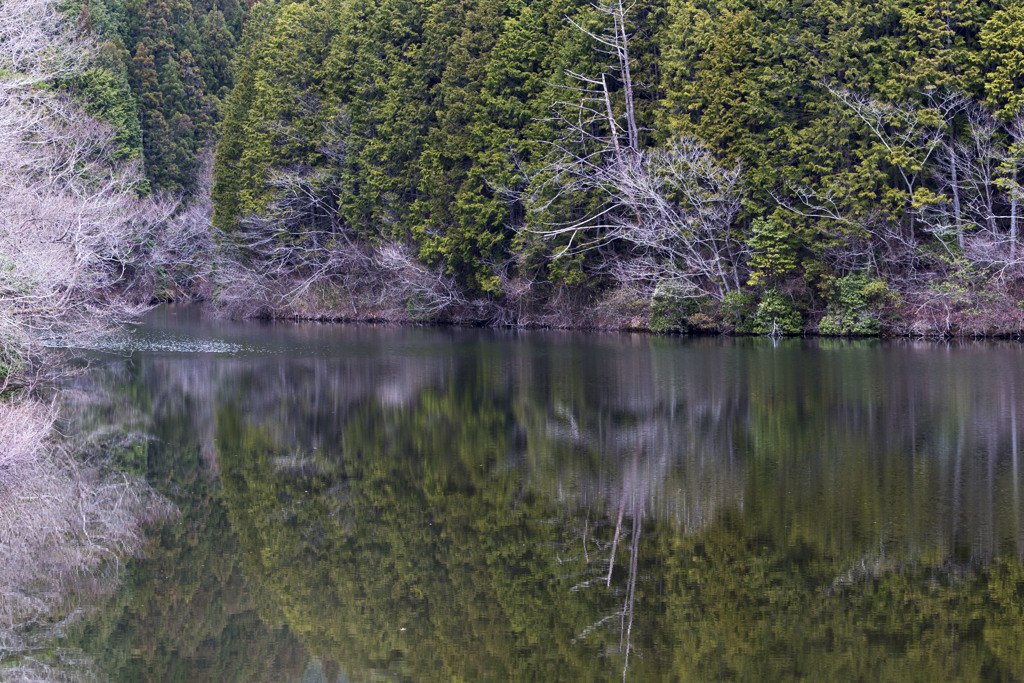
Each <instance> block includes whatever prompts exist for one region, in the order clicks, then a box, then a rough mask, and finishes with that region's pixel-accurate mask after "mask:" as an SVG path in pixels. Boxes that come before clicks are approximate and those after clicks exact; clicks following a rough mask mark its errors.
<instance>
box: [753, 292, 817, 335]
mask: <svg viewBox="0 0 1024 683" xmlns="http://www.w3.org/2000/svg"><path fill="white" fill-rule="evenodd" d="M803 329H804V323H803V318H802V317H801V315H800V313H799V312H798V311H797V309H796V306H794V305H793V300H792V299H791V298H790V297H788V296H786V295H784V294H782V293H781V292H779V290H777V289H769V290H767V291H765V292H764V294H762V295H761V300H760V301H759V302H758V304H757V311H756V312H755V313H754V320H753V321H752V323H751V326H750V331H751V332H753V333H754V334H767V335H772V336H775V335H795V334H802V333H803Z"/></svg>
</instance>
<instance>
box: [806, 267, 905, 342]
mask: <svg viewBox="0 0 1024 683" xmlns="http://www.w3.org/2000/svg"><path fill="white" fill-rule="evenodd" d="M894 296H895V295H894V294H893V292H892V291H891V290H890V289H889V286H888V285H886V283H885V281H883V280H880V279H878V278H872V277H870V276H868V275H867V274H864V273H855V274H852V275H847V276H846V277H842V278H839V279H838V280H836V281H835V284H834V285H833V288H832V292H831V294H830V296H829V304H828V311H827V313H826V314H825V317H824V318H822V319H821V322H820V323H818V331H819V332H820V333H821V334H826V335H831V336H857V337H863V336H874V335H877V334H878V332H879V329H880V325H881V320H880V317H881V314H882V306H883V305H884V304H886V303H887V302H889V301H891V300H892V299H893V298H894Z"/></svg>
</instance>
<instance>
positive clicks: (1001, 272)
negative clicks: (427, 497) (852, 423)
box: [0, 0, 1024, 377]
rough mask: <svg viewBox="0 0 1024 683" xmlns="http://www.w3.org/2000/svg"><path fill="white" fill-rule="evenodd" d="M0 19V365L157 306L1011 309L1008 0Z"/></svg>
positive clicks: (502, 5)
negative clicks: (0, 193)
mask: <svg viewBox="0 0 1024 683" xmlns="http://www.w3.org/2000/svg"><path fill="white" fill-rule="evenodd" d="M0 11H2V12H3V13H4V16H3V22H2V26H3V29H2V30H3V34H2V36H0V78H2V80H0V88H2V93H0V109H2V112H3V117H2V119H3V120H2V122H0V129H2V136H3V138H4V141H5V142H4V144H5V152H6V153H5V155H4V159H3V160H2V162H0V175H2V181H3V187H4V210H3V212H2V215H0V258H2V262H3V269H2V272H3V275H2V280H0V296H2V298H3V300H4V302H5V305H4V310H3V314H2V319H0V328H2V330H0V337H2V339H3V344H2V347H3V361H2V367H3V368H4V369H3V373H2V374H3V376H4V377H11V376H15V375H18V374H19V372H20V370H19V369H21V368H26V367H28V366H30V365H32V362H31V359H32V358H34V357H36V355H38V354H37V353H36V352H37V351H38V348H39V346H40V344H39V342H40V340H45V339H52V338H66V337H68V336H69V335H70V336H75V335H83V334H86V333H88V332H89V331H93V332H95V331H97V330H102V329H103V327H104V325H105V324H106V323H108V322H111V321H114V322H116V321H117V320H120V319H122V318H130V316H131V315H132V313H133V311H134V310H136V309H135V308H134V307H135V306H137V305H148V304H151V303H153V302H159V301H175V300H176V301H182V300H197V299H198V300H205V301H208V302H212V303H213V305H214V306H215V307H216V308H218V309H219V310H220V311H222V312H223V313H224V314H226V315H231V316H235V317H264V318H311V319H330V320H345V319H354V320H386V321H399V322H416V323H433V322H450V323H462V324H475V325H508V326H519V327H582V328H612V329H647V330H651V331H655V332H673V331H677V332H692V333H732V334H769V335H779V334H805V333H810V334H822V335H868V336H871V335H878V334H884V335H910V336H957V335H959V336H1018V335H1019V333H1020V331H1021V329H1024V303H1022V302H1024V284H1022V275H1024V271H1022V269H1021V264H1020V257H1019V256H1018V249H1017V245H1018V241H1019V237H1020V236H1019V234H1018V233H1019V229H1018V213H1019V211H1018V208H1019V207H1018V205H1019V203H1020V200H1021V197H1022V191H1021V184H1020V181H1021V178H1020V176H1021V172H1020V171H1021V169H1020V165H1021V160H1022V149H1024V148H1022V145H1024V118H1022V115H1021V105H1022V102H1024V95H1022V94H1021V88H1020V86H1021V79H1022V77H1024V66H1022V61H1021V60H1022V58H1021V48H1020V45H1021V44H1022V40H1021V37H1022V35H1024V34H1022V32H1024V8H1022V7H1021V6H1020V5H1019V3H1015V2H966V1H960V0H957V1H951V2H944V3H938V4H936V3H927V2H923V1H922V0H880V1H878V2H870V3H852V2H845V3H844V2H834V1H823V0H816V1H809V0H807V1H804V0H791V1H788V2H782V1H775V0H772V1H763V0H762V1H758V2H751V1H746V0H706V1H683V0H657V1H649V0H643V1H638V2H632V3H628V4H625V3H622V2H606V3H603V4H601V3H598V4H593V5H592V4H590V3H584V2H573V1H569V0H558V1H557V2H545V3H530V2H523V1H521V0H514V1H511V0H502V1H501V2H497V1H494V0H474V1H473V2H452V1H451V0H394V1H390V0H389V1H388V2H381V3H368V2H363V1H358V2H338V1H337V0H303V1H301V2H291V1H275V2H262V3H258V4H255V5H249V4H247V3H245V2H239V0H213V1H211V0H197V1H196V3H195V4H193V3H192V2H190V0H82V2H81V3H77V2H73V1H72V0H61V1H60V2H58V1H57V0H5V2H4V4H3V9H2V10H0ZM40 330H43V332H40ZM33 349H34V350H33ZM36 365H38V363H36Z"/></svg>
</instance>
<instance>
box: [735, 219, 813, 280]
mask: <svg viewBox="0 0 1024 683" xmlns="http://www.w3.org/2000/svg"><path fill="white" fill-rule="evenodd" d="M750 231H751V237H750V248H751V250H752V251H753V255H752V256H751V258H750V281H749V283H748V284H750V285H752V286H757V285H767V284H773V283H776V284H777V283H779V282H782V281H784V280H785V279H786V278H787V277H789V276H792V275H793V274H795V273H796V270H797V265H798V263H799V259H798V255H797V251H798V249H799V248H800V244H799V235H798V234H797V233H796V232H795V231H794V230H792V229H791V228H790V226H788V225H786V223H785V222H784V221H783V218H782V214H781V213H780V212H777V213H775V214H774V215H772V216H771V218H768V219H763V218H757V219H755V220H754V221H753V222H752V223H751V225H750Z"/></svg>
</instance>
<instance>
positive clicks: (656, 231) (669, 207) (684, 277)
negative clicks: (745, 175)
mask: <svg viewBox="0 0 1024 683" xmlns="http://www.w3.org/2000/svg"><path fill="white" fill-rule="evenodd" d="M595 9H596V10H597V11H598V12H599V13H600V14H603V15H604V16H606V17H608V19H609V20H610V21H609V23H610V26H609V28H608V30H607V31H606V32H603V33H598V32H594V31H590V30H587V29H585V28H584V27H583V26H581V25H580V24H579V23H576V22H574V21H571V20H570V23H572V24H573V26H575V27H576V28H577V29H579V30H580V31H582V32H583V33H585V34H586V35H587V36H589V37H590V38H591V39H592V40H594V41H595V42H596V43H597V45H598V48H597V49H598V51H599V52H601V53H604V54H607V55H610V56H611V57H612V58H613V59H612V60H611V64H610V65H609V67H608V68H607V69H606V70H605V71H604V72H602V73H601V74H600V75H599V76H588V75H585V74H581V73H576V72H572V71H569V72H567V74H566V75H567V76H569V77H570V78H571V79H572V80H574V81H575V82H576V83H577V84H578V85H577V86H570V87H566V89H567V90H568V91H570V92H572V93H574V94H575V95H576V97H577V99H575V100H572V101H568V100H566V101H562V102H559V103H557V105H556V108H555V112H556V118H555V121H556V122H557V123H558V124H559V125H560V127H561V129H562V136H561V138H560V139H559V140H557V141H555V142H554V143H552V146H553V151H554V154H553V158H552V161H551V162H550V163H549V164H548V165H547V166H546V167H544V168H543V169H542V170H541V172H540V174H539V176H538V177H540V178H546V181H545V182H542V183H537V184H536V187H537V188H538V189H537V190H536V194H535V195H534V196H533V197H532V198H530V199H529V201H530V203H531V204H532V205H533V206H534V207H535V209H537V210H538V211H547V210H549V209H551V208H552V207H553V206H555V205H556V203H558V202H560V201H561V200H562V198H569V199H570V201H572V200H573V199H574V198H578V197H584V198H588V199H591V200H592V201H593V206H594V208H593V209H592V210H590V211H588V212H587V213H586V214H585V215H584V216H583V217H582V218H577V219H574V220H569V221H566V222H563V223H549V224H546V225H544V226H542V227H539V228H534V230H535V231H536V232H537V233H539V234H540V235H542V236H543V237H545V238H548V239H554V238H559V237H562V238H564V237H565V236H568V239H567V241H566V242H565V244H564V245H563V246H562V247H561V248H560V249H559V251H558V252H557V255H558V256H562V255H572V254H578V253H582V252H592V251H597V252H601V251H606V250H609V248H610V247H620V248H623V249H625V250H626V252H627V253H626V254H625V255H623V254H622V253H615V254H614V257H613V258H612V263H613V264H614V265H613V268H612V270H613V272H614V274H615V275H616V276H617V277H618V278H619V279H620V281H622V282H629V283H633V284H638V283H639V284H640V285H641V287H644V288H647V290H648V291H650V290H652V289H653V288H654V287H656V286H659V285H660V286H661V287H662V289H663V291H666V292H668V293H670V294H672V295H675V296H681V297H688V296H699V295H704V294H709V295H711V296H713V297H715V298H719V299H720V298H721V297H722V296H723V295H724V294H725V293H727V292H729V291H732V290H735V289H739V287H740V285H741V280H742V277H741V271H742V268H743V267H744V264H745V260H746V257H747V252H748V250H747V248H746V246H745V245H744V243H743V242H742V240H741V239H739V236H738V235H736V234H735V233H734V230H733V224H734V222H735V221H736V218H737V216H738V215H739V211H740V207H741V201H742V185H741V182H740V180H741V173H740V169H739V168H738V167H736V168H729V167H726V166H723V165H721V164H719V163H717V161H716V160H715V158H714V156H713V155H712V154H711V152H710V151H709V150H708V149H707V148H706V147H705V146H704V145H702V144H701V143H699V142H697V141H696V140H693V139H690V138H680V139H676V140H673V141H671V142H670V143H669V144H668V145H666V146H665V147H664V148H660V149H651V150H645V149H643V147H642V145H641V139H640V132H641V129H640V127H639V126H638V124H637V120H636V110H635V97H636V95H635V91H634V84H633V79H632V70H631V69H632V60H631V57H630V54H629V41H630V38H631V36H630V35H629V33H628V30H627V26H628V21H629V19H628V15H629V12H630V11H631V9H632V5H626V4H623V3H622V2H621V0H619V1H615V2H608V3H606V4H601V5H595ZM613 81H614V82H615V83H617V84H618V85H619V88H620V90H618V91H615V92H614V93H613V91H612V88H611V85H610V83H611V82H613ZM620 100H621V104H618V105H616V104H615V103H616V102H619V101H620ZM617 109H618V110H619V111H616V110H617ZM542 197H544V198H543V199H542Z"/></svg>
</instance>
